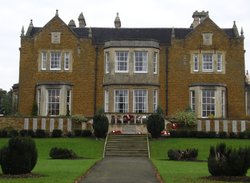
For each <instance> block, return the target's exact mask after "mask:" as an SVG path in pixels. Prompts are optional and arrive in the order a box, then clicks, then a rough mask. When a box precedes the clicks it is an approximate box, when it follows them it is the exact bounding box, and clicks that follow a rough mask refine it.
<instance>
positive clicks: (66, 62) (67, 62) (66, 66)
mask: <svg viewBox="0 0 250 183" xmlns="http://www.w3.org/2000/svg"><path fill="white" fill-rule="evenodd" d="M70 63H71V55H70V53H69V52H65V53H64V70H66V71H67V70H69V69H70Z"/></svg>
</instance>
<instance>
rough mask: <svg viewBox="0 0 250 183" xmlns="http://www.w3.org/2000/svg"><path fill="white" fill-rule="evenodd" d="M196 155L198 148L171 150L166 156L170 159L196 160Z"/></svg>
mask: <svg viewBox="0 0 250 183" xmlns="http://www.w3.org/2000/svg"><path fill="white" fill-rule="evenodd" d="M197 156H198V149H194V148H191V149H186V150H179V149H177V150H173V149H170V150H169V151H168V158H169V159H170V160H196V158H197Z"/></svg>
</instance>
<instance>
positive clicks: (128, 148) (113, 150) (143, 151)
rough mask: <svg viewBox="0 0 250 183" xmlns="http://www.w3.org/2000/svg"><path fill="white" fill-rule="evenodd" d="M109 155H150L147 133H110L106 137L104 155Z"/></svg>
mask: <svg viewBox="0 0 250 183" xmlns="http://www.w3.org/2000/svg"><path fill="white" fill-rule="evenodd" d="M107 156H117V157H149V150H148V138H147V135H145V134H144V135H142V134H140V135H139V134H120V135H109V136H108V137H107V139H106V143H105V149H104V157H107Z"/></svg>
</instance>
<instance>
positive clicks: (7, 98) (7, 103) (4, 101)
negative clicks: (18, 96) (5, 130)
mask: <svg viewBox="0 0 250 183" xmlns="http://www.w3.org/2000/svg"><path fill="white" fill-rule="evenodd" d="M0 114H4V115H11V114H12V90H10V91H9V92H7V91H5V90H0Z"/></svg>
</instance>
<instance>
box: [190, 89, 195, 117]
mask: <svg viewBox="0 0 250 183" xmlns="http://www.w3.org/2000/svg"><path fill="white" fill-rule="evenodd" d="M190 107H191V109H192V111H193V112H195V91H194V90H191V91H190Z"/></svg>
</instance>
